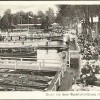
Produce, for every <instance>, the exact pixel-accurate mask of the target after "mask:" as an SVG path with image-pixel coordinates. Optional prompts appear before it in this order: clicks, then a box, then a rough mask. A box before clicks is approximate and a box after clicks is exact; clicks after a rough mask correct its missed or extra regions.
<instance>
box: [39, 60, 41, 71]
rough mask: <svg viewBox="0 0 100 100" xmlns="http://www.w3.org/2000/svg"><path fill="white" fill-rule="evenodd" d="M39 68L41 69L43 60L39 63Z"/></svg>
mask: <svg viewBox="0 0 100 100" xmlns="http://www.w3.org/2000/svg"><path fill="white" fill-rule="evenodd" d="M39 70H41V62H40V63H39Z"/></svg>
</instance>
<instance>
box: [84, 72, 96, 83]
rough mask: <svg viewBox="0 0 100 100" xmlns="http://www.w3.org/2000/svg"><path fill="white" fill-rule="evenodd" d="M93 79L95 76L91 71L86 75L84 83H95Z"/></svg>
mask: <svg viewBox="0 0 100 100" xmlns="http://www.w3.org/2000/svg"><path fill="white" fill-rule="evenodd" d="M95 81H97V78H96V76H95V74H94V73H93V72H92V71H91V72H90V75H89V76H87V79H86V84H87V85H95Z"/></svg>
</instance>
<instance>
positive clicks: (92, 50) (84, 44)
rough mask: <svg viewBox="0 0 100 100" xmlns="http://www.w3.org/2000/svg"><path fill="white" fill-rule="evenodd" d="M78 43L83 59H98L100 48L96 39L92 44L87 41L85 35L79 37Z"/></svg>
mask: <svg viewBox="0 0 100 100" xmlns="http://www.w3.org/2000/svg"><path fill="white" fill-rule="evenodd" d="M78 43H79V45H80V54H81V55H82V59H86V60H95V59H98V57H99V54H100V48H99V46H98V41H97V39H96V38H95V39H94V40H93V41H91V42H90V41H88V40H86V39H85V38H84V36H83V35H80V36H79V37H78Z"/></svg>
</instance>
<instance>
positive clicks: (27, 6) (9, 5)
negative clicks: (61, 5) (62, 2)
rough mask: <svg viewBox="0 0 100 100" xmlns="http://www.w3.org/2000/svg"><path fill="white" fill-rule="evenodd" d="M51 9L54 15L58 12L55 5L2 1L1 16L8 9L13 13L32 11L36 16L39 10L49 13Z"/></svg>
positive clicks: (0, 4)
mask: <svg viewBox="0 0 100 100" xmlns="http://www.w3.org/2000/svg"><path fill="white" fill-rule="evenodd" d="M49 7H50V8H52V9H53V10H54V13H56V12H57V7H56V5H55V4H49V3H41V2H35V1H0V15H1V16H2V15H3V13H4V12H5V11H6V10H7V9H11V12H12V13H16V12H17V11H21V10H23V11H25V12H28V11H32V12H33V14H36V13H37V12H38V11H39V10H41V11H43V12H45V11H47V10H48V9H49Z"/></svg>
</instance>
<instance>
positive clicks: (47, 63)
mask: <svg viewBox="0 0 100 100" xmlns="http://www.w3.org/2000/svg"><path fill="white" fill-rule="evenodd" d="M9 59H11V60H9ZM12 59H15V58H13V57H9V58H8V57H1V58H0V68H14V69H34V70H42V69H46V70H49V69H50V68H51V69H52V70H53V68H56V69H55V70H60V68H61V67H62V61H61V60H60V59H36V58H16V59H15V60H12ZM31 60H32V61H31ZM46 67H47V68H46ZM51 69H50V70H51Z"/></svg>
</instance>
